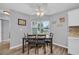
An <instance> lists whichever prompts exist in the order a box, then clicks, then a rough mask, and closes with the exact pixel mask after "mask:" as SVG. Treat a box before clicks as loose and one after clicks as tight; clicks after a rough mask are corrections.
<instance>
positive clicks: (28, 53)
mask: <svg viewBox="0 0 79 59" xmlns="http://www.w3.org/2000/svg"><path fill="white" fill-rule="evenodd" d="M28 54H29V43H28Z"/></svg>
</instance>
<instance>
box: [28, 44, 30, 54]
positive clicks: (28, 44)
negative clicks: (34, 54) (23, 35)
mask: <svg viewBox="0 0 79 59" xmlns="http://www.w3.org/2000/svg"><path fill="white" fill-rule="evenodd" d="M29 47H30V46H29V42H28V54H29Z"/></svg>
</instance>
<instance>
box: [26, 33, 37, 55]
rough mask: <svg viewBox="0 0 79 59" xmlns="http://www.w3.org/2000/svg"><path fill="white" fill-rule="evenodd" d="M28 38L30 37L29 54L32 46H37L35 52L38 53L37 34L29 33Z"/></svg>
mask: <svg viewBox="0 0 79 59" xmlns="http://www.w3.org/2000/svg"><path fill="white" fill-rule="evenodd" d="M27 38H28V54H29V50H30V49H31V48H32V47H35V54H36V43H37V40H36V35H31V34H27Z"/></svg>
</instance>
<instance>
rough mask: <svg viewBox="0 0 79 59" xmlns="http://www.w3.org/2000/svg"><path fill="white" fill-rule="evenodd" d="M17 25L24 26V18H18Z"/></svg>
mask: <svg viewBox="0 0 79 59" xmlns="http://www.w3.org/2000/svg"><path fill="white" fill-rule="evenodd" d="M18 25H21V26H26V20H24V19H18Z"/></svg>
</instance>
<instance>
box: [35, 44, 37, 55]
mask: <svg viewBox="0 0 79 59" xmlns="http://www.w3.org/2000/svg"><path fill="white" fill-rule="evenodd" d="M36 49H37V45H35V54H36Z"/></svg>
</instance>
